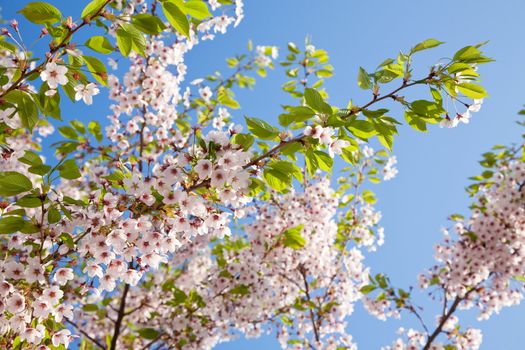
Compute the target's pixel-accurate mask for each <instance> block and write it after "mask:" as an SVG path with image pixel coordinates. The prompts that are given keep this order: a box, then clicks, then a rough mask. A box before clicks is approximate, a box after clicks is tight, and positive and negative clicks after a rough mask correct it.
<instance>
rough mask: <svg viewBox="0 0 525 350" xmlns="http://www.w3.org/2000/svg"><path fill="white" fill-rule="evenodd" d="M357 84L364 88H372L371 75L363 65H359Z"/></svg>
mask: <svg viewBox="0 0 525 350" xmlns="http://www.w3.org/2000/svg"><path fill="white" fill-rule="evenodd" d="M357 85H359V87H360V88H361V89H363V90H369V89H371V88H372V81H371V80H370V76H369V75H368V73H367V72H366V70H364V68H363V67H359V72H358V73H357Z"/></svg>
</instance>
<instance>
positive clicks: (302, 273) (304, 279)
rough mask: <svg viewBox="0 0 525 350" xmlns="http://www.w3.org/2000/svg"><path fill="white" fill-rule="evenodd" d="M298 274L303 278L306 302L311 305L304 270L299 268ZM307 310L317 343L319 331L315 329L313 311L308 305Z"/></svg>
mask: <svg viewBox="0 0 525 350" xmlns="http://www.w3.org/2000/svg"><path fill="white" fill-rule="evenodd" d="M299 272H300V273H301V275H302V276H303V281H304V288H305V290H304V293H305V295H306V300H308V303H312V299H311V297H310V287H309V285H308V281H307V280H306V274H305V272H304V269H303V268H302V267H301V268H300V269H299ZM308 308H309V310H310V320H311V321H312V326H313V328H314V336H315V340H316V341H317V342H319V340H320V338H319V330H318V329H317V323H316V321H315V315H314V311H313V310H312V307H311V305H308Z"/></svg>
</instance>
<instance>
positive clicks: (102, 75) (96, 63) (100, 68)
mask: <svg viewBox="0 0 525 350" xmlns="http://www.w3.org/2000/svg"><path fill="white" fill-rule="evenodd" d="M82 58H83V59H84V62H86V66H87V68H88V69H89V71H90V72H91V74H92V75H93V78H95V79H96V80H97V81H98V82H99V83H101V84H102V85H104V86H107V85H108V73H107V70H106V66H105V65H104V63H102V61H101V60H99V59H98V58H96V57H91V56H82Z"/></svg>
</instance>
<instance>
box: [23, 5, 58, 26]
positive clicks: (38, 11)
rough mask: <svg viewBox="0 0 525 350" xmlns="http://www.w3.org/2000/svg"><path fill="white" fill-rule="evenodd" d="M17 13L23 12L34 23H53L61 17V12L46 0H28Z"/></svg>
mask: <svg viewBox="0 0 525 350" xmlns="http://www.w3.org/2000/svg"><path fill="white" fill-rule="evenodd" d="M18 13H21V14H23V15H24V16H25V18H27V20H28V21H30V22H33V23H36V24H53V23H56V22H58V21H60V19H61V18H62V13H60V11H59V10H58V9H57V8H56V7H54V6H53V5H51V4H48V3H47V2H30V3H28V4H27V5H26V6H25V7H24V8H23V9H21V10H20V11H18Z"/></svg>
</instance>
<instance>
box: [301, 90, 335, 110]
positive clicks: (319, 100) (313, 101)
mask: <svg viewBox="0 0 525 350" xmlns="http://www.w3.org/2000/svg"><path fill="white" fill-rule="evenodd" d="M304 99H305V101H306V104H307V105H308V106H310V107H312V109H314V110H316V111H318V112H321V113H324V114H329V115H331V114H332V107H330V105H329V104H328V103H326V102H324V100H323V97H322V96H321V94H320V93H319V92H318V91H317V90H315V89H312V88H305V89H304Z"/></svg>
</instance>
